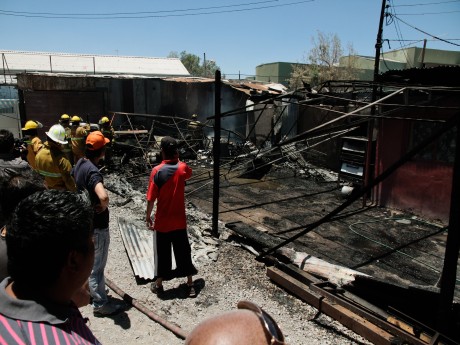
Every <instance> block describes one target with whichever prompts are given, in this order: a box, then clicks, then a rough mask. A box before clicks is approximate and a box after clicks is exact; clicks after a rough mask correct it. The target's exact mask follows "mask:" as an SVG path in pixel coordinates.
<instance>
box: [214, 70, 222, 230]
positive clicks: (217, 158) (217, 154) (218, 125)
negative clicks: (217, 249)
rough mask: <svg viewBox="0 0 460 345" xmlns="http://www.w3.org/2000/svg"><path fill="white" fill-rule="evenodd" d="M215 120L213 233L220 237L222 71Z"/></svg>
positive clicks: (216, 84) (219, 79)
mask: <svg viewBox="0 0 460 345" xmlns="http://www.w3.org/2000/svg"><path fill="white" fill-rule="evenodd" d="M214 91H215V95H214V102H215V118H214V145H213V158H214V176H213V181H214V184H213V193H212V233H213V235H214V236H215V237H218V236H219V187H220V185H219V177H220V170H219V169H220V167H219V164H220V130H221V121H220V111H221V109H220V107H221V100H220V97H221V76H220V71H219V70H216V75H215V90H214Z"/></svg>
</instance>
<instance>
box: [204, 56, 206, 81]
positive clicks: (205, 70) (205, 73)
mask: <svg viewBox="0 0 460 345" xmlns="http://www.w3.org/2000/svg"><path fill="white" fill-rule="evenodd" d="M203 70H204V77H205V78H206V53H203Z"/></svg>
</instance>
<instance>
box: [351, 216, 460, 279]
mask: <svg viewBox="0 0 460 345" xmlns="http://www.w3.org/2000/svg"><path fill="white" fill-rule="evenodd" d="M401 219H409V220H416V221H419V222H422V223H427V222H424V221H423V220H420V219H417V218H407V217H390V218H384V219H379V220H372V221H367V222H356V223H353V224H350V225H349V226H348V228H349V229H350V231H351V232H353V233H354V234H356V235H358V236H360V237H362V238H365V239H366V240H368V241H371V242H373V243H375V244H378V245H379V246H382V247H384V248H387V249H390V250H391V251H393V252H395V253H398V254H400V255H403V256H406V257H408V258H409V259H411V260H413V261H416V262H418V263H419V264H421V265H422V266H424V267H426V268H428V269H430V270H432V271H433V272H436V273H441V271H440V270H438V269H437V268H435V267H433V266H431V265H429V264H427V263H426V262H423V261H422V260H419V259H417V258H416V257H414V256H412V255H410V254H407V253H404V252H403V251H401V250H399V249H396V248H393V247H391V246H389V245H387V244H385V243H383V242H382V241H379V240H376V239H373V238H371V237H369V236H366V235H363V234H362V233H360V232H358V231H356V230H355V229H353V226H356V225H358V224H368V223H378V222H382V221H386V220H395V221H396V220H401ZM427 224H430V223H427ZM444 231H447V228H445V229H444ZM455 280H456V281H457V282H460V279H458V278H457V279H455Z"/></svg>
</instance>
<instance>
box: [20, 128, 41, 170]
mask: <svg viewBox="0 0 460 345" xmlns="http://www.w3.org/2000/svg"><path fill="white" fill-rule="evenodd" d="M24 142H25V143H27V162H29V164H30V166H31V167H32V169H34V170H35V156H36V155H37V153H38V151H40V149H41V148H42V147H43V143H42V141H41V139H40V138H39V137H37V136H36V137H33V138H28V139H27V140H24Z"/></svg>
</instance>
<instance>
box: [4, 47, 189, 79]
mask: <svg viewBox="0 0 460 345" xmlns="http://www.w3.org/2000/svg"><path fill="white" fill-rule="evenodd" d="M0 54H2V57H3V58H4V59H5V61H6V64H5V68H6V69H7V71H8V72H10V73H12V72H13V73H14V72H25V71H26V72H52V73H85V74H94V73H96V74H108V75H110V74H133V75H139V74H140V75H145V76H162V77H164V76H189V75H190V73H188V71H187V69H186V68H185V66H184V65H183V64H182V62H181V61H180V59H177V58H152V57H136V56H110V55H84V54H61V53H42V52H21V51H11V50H0Z"/></svg>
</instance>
